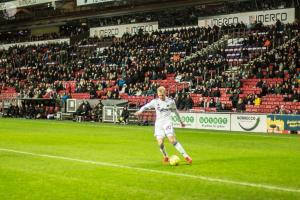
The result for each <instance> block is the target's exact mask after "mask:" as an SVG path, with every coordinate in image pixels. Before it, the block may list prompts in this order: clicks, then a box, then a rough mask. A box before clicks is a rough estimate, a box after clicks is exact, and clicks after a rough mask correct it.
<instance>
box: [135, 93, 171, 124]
mask: <svg viewBox="0 0 300 200" xmlns="http://www.w3.org/2000/svg"><path fill="white" fill-rule="evenodd" d="M151 108H155V111H156V121H155V124H156V125H158V124H163V123H171V122H172V117H171V116H172V112H177V109H176V104H175V101H174V100H173V99H171V98H168V97H166V99H165V100H164V101H162V100H160V99H159V98H156V99H153V100H152V101H150V102H149V103H147V104H146V105H144V106H143V107H141V109H140V110H139V112H143V111H144V110H146V109H151Z"/></svg>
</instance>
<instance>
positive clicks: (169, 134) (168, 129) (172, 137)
mask: <svg viewBox="0 0 300 200" xmlns="http://www.w3.org/2000/svg"><path fill="white" fill-rule="evenodd" d="M164 131H165V134H166V135H167V137H168V139H169V142H170V143H171V144H173V146H174V147H175V149H177V151H178V152H179V153H180V154H181V155H182V156H183V157H184V159H185V160H186V161H187V162H188V163H189V164H192V158H191V157H190V156H189V155H188V154H187V153H186V151H185V150H184V148H183V147H182V145H181V144H180V143H179V142H178V141H177V140H176V136H175V132H174V128H173V126H172V124H167V125H165V126H164Z"/></svg>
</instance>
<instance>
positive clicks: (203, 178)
mask: <svg viewBox="0 0 300 200" xmlns="http://www.w3.org/2000/svg"><path fill="white" fill-rule="evenodd" d="M0 151H3V152H11V153H17V154H24V155H31V156H36V157H44V158H53V159H59V160H67V161H74V162H80V163H88V164H93V165H99V166H105V167H114V168H122V169H130V170H137V171H143V172H150V173H156V174H163V175H170V176H179V177H185V178H193V179H200V180H204V181H210V182H218V183H225V184H232V185H240V186H246V187H255V188H260V189H268V190H275V191H283V192H293V193H300V189H296V188H286V187H279V186H273V185H266V184H259V183H250V182H240V181H233V180H227V179H220V178H212V177H207V176H200V175H199V176H197V175H191V174H184V173H175V172H167V171H159V170H152V169H146V168H139V167H130V166H126V165H118V164H113V163H107V162H99V161H92V160H82V159H77V158H70V157H64V156H56V155H48V154H38V153H32V152H26V151H19V150H14V149H6V148H0Z"/></svg>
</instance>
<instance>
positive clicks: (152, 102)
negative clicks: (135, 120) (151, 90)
mask: <svg viewBox="0 0 300 200" xmlns="http://www.w3.org/2000/svg"><path fill="white" fill-rule="evenodd" d="M154 105H155V99H153V100H151V101H150V102H149V103H147V104H145V105H144V106H142V107H141V108H140V109H139V110H138V111H137V112H135V113H134V115H136V116H138V115H140V114H142V112H144V111H145V110H147V109H151V108H154Z"/></svg>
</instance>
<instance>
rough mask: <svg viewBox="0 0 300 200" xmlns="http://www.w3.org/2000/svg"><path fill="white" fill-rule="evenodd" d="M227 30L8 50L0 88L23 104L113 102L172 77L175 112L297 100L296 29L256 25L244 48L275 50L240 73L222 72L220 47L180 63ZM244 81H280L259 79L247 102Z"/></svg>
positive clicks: (185, 31) (145, 91)
mask: <svg viewBox="0 0 300 200" xmlns="http://www.w3.org/2000/svg"><path fill="white" fill-rule="evenodd" d="M226 28H227V27H223V28H218V27H208V28H200V27H198V28H190V29H182V30H177V31H176V30H172V31H166V32H154V33H152V34H147V33H145V34H143V33H141V32H140V33H139V34H136V35H127V34H125V35H124V36H123V37H122V38H111V39H112V43H111V45H110V46H109V47H106V48H101V49H99V48H97V46H96V47H95V46H92V47H91V46H90V45H89V44H97V41H102V39H97V38H94V39H89V40H85V41H84V42H83V41H81V42H79V43H77V44H75V45H68V44H44V45H38V46H27V47H18V48H10V49H8V50H2V51H0V59H1V62H0V70H1V74H0V82H1V85H2V87H14V88H15V89H16V91H17V92H18V94H19V97H21V98H44V97H47V98H50V99H57V98H65V97H66V96H70V95H71V96H72V94H73V93H89V95H90V97H91V98H101V97H102V96H105V97H107V98H111V99H119V98H121V97H120V96H121V94H122V93H126V94H127V95H130V96H148V95H153V94H154V93H155V91H156V88H157V87H159V84H158V83H157V80H165V79H166V78H167V76H168V75H169V74H173V75H174V78H175V80H176V81H178V82H188V83H189V88H185V89H184V90H178V91H176V92H175V93H173V94H171V95H172V96H174V98H175V99H176V102H177V104H178V105H177V106H178V108H179V109H181V110H189V109H192V108H193V107H194V106H199V107H208V108H216V109H217V110H218V111H224V110H229V109H231V107H233V108H235V109H236V110H237V111H240V112H243V111H245V106H246V105H249V104H257V105H259V104H260V103H261V98H262V96H265V95H267V94H281V95H284V98H285V100H286V101H300V99H299V97H300V95H299V89H298V88H299V83H298V78H299V70H297V69H298V68H299V66H300V65H299V64H300V63H299V56H300V55H299V48H298V47H299V45H300V44H299V36H298V37H296V36H297V35H298V34H299V33H298V32H297V30H299V25H298V24H293V25H282V24H281V23H280V22H278V23H277V24H276V25H275V26H268V27H266V26H262V25H261V24H255V25H254V26H253V27H252V28H251V32H249V35H247V37H246V39H245V40H244V42H243V47H242V48H245V49H246V48H247V47H249V46H264V44H265V43H266V41H269V42H270V44H272V43H277V44H276V45H274V46H272V48H271V47H270V48H269V49H268V53H265V54H263V56H261V57H259V58H258V59H254V62H253V63H252V64H249V65H241V67H243V68H241V69H242V70H240V71H238V72H236V73H234V74H232V73H226V72H225V70H228V69H229V62H228V59H227V58H226V53H225V49H219V50H217V51H216V52H215V53H213V54H210V55H198V56H196V57H193V58H191V59H189V60H185V59H184V58H186V57H188V56H191V55H193V54H195V53H196V52H198V51H199V50H201V49H202V48H203V47H205V45H210V44H212V43H213V42H215V41H217V40H218V39H219V38H220V37H221V36H222V33H221V30H222V29H226ZM261 32H264V34H260V33H261ZM287 33H288V34H289V35H287ZM274 38H278V39H274ZM291 38H294V39H293V40H290V39H291ZM204 44H205V45H204ZM243 78H260V79H263V78H281V79H282V82H280V83H276V85H269V84H268V83H267V82H265V81H263V80H261V81H259V82H258V83H257V85H256V87H257V88H261V93H260V94H247V95H246V96H245V94H243V90H242V86H243V85H242V82H241V79H243ZM69 82H73V83H74V86H70V84H68V83H69ZM220 88H226V90H227V92H226V93H227V94H228V95H229V100H230V101H231V103H230V105H228V104H226V103H224V102H222V100H221V92H220ZM189 93H196V94H200V95H201V97H202V98H203V99H200V103H199V104H198V103H195V102H194V101H193V98H192V97H191V95H189ZM206 97H208V98H206ZM28 107H32V106H28ZM89 112H90V111H89Z"/></svg>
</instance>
